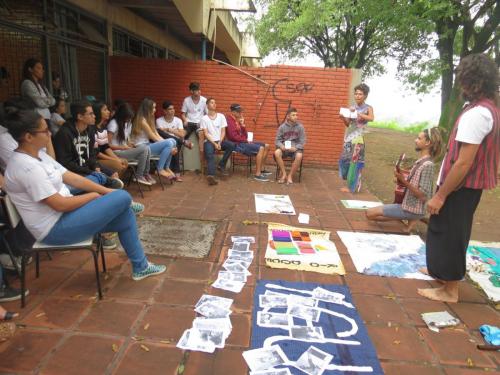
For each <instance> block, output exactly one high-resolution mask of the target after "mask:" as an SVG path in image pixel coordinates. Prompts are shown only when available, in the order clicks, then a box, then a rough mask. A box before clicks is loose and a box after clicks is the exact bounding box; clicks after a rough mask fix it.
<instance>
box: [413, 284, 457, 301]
mask: <svg viewBox="0 0 500 375" xmlns="http://www.w3.org/2000/svg"><path fill="white" fill-rule="evenodd" d="M417 291H418V294H420V295H421V296H422V297H425V298H429V299H431V300H433V301H441V302H450V303H456V302H458V288H456V289H452V290H450V289H449V288H446V285H444V286H442V287H440V288H427V289H418V290H417Z"/></svg>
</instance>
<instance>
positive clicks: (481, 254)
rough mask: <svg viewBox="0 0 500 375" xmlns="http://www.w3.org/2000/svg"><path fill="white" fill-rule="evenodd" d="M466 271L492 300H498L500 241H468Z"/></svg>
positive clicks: (499, 290) (499, 287)
mask: <svg viewBox="0 0 500 375" xmlns="http://www.w3.org/2000/svg"><path fill="white" fill-rule="evenodd" d="M467 273H468V274H469V277H470V278H471V279H472V280H473V281H475V282H476V283H478V284H479V286H480V287H481V289H483V290H484V292H485V293H486V294H487V295H488V297H489V298H490V299H491V300H492V301H494V302H499V301H500V243H499V242H490V243H485V242H478V241H470V242H469V247H468V248H467Z"/></svg>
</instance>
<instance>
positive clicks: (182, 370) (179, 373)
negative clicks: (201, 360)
mask: <svg viewBox="0 0 500 375" xmlns="http://www.w3.org/2000/svg"><path fill="white" fill-rule="evenodd" d="M181 374H184V364H183V363H181V364H180V365H179V367H177V375H181Z"/></svg>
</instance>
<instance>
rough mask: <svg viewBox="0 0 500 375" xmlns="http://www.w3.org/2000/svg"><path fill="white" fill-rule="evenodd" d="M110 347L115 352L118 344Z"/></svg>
mask: <svg viewBox="0 0 500 375" xmlns="http://www.w3.org/2000/svg"><path fill="white" fill-rule="evenodd" d="M111 349H113V351H114V352H115V353H118V345H116V344H113V345H111Z"/></svg>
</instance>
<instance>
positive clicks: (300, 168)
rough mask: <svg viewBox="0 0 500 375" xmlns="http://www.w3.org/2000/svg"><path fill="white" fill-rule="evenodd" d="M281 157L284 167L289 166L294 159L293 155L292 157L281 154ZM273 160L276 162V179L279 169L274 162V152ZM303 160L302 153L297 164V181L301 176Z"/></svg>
mask: <svg viewBox="0 0 500 375" xmlns="http://www.w3.org/2000/svg"><path fill="white" fill-rule="evenodd" d="M282 158H283V163H285V167H291V165H292V163H293V162H294V160H295V157H292V156H284V155H283V156H282ZM273 160H274V162H275V163H276V180H278V177H279V172H280V169H279V166H278V163H277V162H276V156H275V155H274V153H273ZM303 161H304V153H302V159H301V160H300V165H299V170H298V172H299V182H300V180H301V178H302V162H303Z"/></svg>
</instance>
